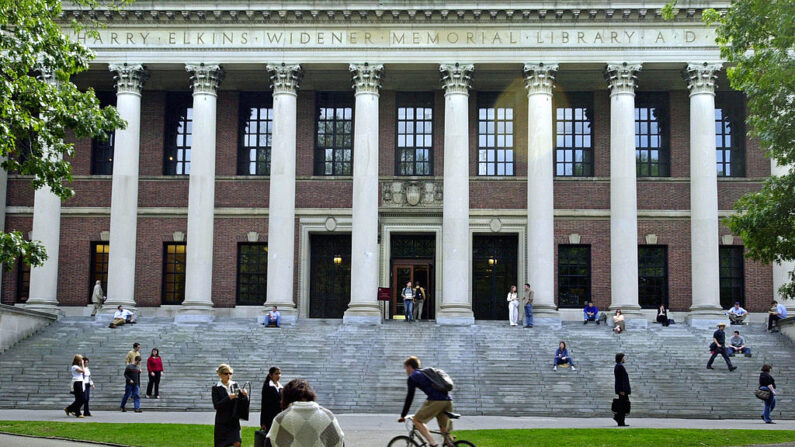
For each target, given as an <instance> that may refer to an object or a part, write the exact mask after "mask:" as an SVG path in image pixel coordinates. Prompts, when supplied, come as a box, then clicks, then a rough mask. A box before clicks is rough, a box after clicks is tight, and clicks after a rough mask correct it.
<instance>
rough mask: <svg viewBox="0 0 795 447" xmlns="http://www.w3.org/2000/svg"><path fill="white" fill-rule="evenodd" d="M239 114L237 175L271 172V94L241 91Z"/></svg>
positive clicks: (266, 173) (268, 173) (267, 173)
mask: <svg viewBox="0 0 795 447" xmlns="http://www.w3.org/2000/svg"><path fill="white" fill-rule="evenodd" d="M238 117H239V128H240V138H238V141H239V144H240V147H239V148H238V155H237V173H238V175H270V173H271V143H272V134H273V97H272V96H271V94H270V93H246V92H243V93H241V94H240V112H239V114H238Z"/></svg>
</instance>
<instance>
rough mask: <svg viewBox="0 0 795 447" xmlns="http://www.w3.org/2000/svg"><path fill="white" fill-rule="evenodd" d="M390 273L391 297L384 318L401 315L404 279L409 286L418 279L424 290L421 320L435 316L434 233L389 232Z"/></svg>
mask: <svg viewBox="0 0 795 447" xmlns="http://www.w3.org/2000/svg"><path fill="white" fill-rule="evenodd" d="M390 250H391V265H392V270H391V272H390V273H391V277H390V286H391V288H392V300H391V301H390V302H389V306H388V310H387V318H389V319H395V320H400V319H403V318H405V312H404V307H403V297H402V296H401V292H402V291H403V288H404V287H406V283H407V282H409V281H411V283H412V286H416V285H417V283H418V282H419V283H420V284H421V285H422V288H423V289H424V290H425V303H424V304H423V306H422V313H421V314H420V315H419V318H420V319H421V320H433V319H434V318H436V300H435V298H436V297H435V296H434V292H435V290H436V281H435V279H436V271H435V269H434V267H435V266H434V259H435V255H436V236H435V235H433V234H398V235H392V237H391V241H390Z"/></svg>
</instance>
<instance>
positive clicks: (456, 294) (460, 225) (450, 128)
mask: <svg viewBox="0 0 795 447" xmlns="http://www.w3.org/2000/svg"><path fill="white" fill-rule="evenodd" d="M439 70H440V71H441V75H442V87H443V88H444V186H443V190H444V199H443V205H442V304H441V306H440V310H439V313H438V314H437V316H436V322H437V323H438V324H474V323H475V317H474V314H473V313H472V301H471V297H470V285H471V279H470V278H471V275H470V271H469V263H470V259H471V258H472V249H471V245H472V244H471V242H470V235H469V89H470V87H471V86H472V72H473V71H474V70H475V67H474V66H473V65H471V64H463V65H462V64H458V63H455V64H442V65H441V66H440V67H439Z"/></svg>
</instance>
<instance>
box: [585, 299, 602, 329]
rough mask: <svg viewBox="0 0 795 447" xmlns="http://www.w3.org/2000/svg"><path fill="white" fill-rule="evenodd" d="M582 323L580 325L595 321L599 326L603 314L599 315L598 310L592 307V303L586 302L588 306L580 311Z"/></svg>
mask: <svg viewBox="0 0 795 447" xmlns="http://www.w3.org/2000/svg"><path fill="white" fill-rule="evenodd" d="M582 316H583V322H582V324H588V322H589V321H595V322H596V324H599V322H600V321H602V317H603V316H604V312H602V314H601V315H600V314H599V308H597V307H596V306H594V304H593V301H588V305H587V306H585V309H583V310H582Z"/></svg>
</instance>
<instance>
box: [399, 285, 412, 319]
mask: <svg viewBox="0 0 795 447" xmlns="http://www.w3.org/2000/svg"><path fill="white" fill-rule="evenodd" d="M400 296H402V297H403V314H404V315H405V316H406V322H408V323H411V322H412V321H413V319H414V315H413V314H414V288H413V287H411V281H409V282H407V283H406V287H404V288H403V291H402V292H401V293H400Z"/></svg>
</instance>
